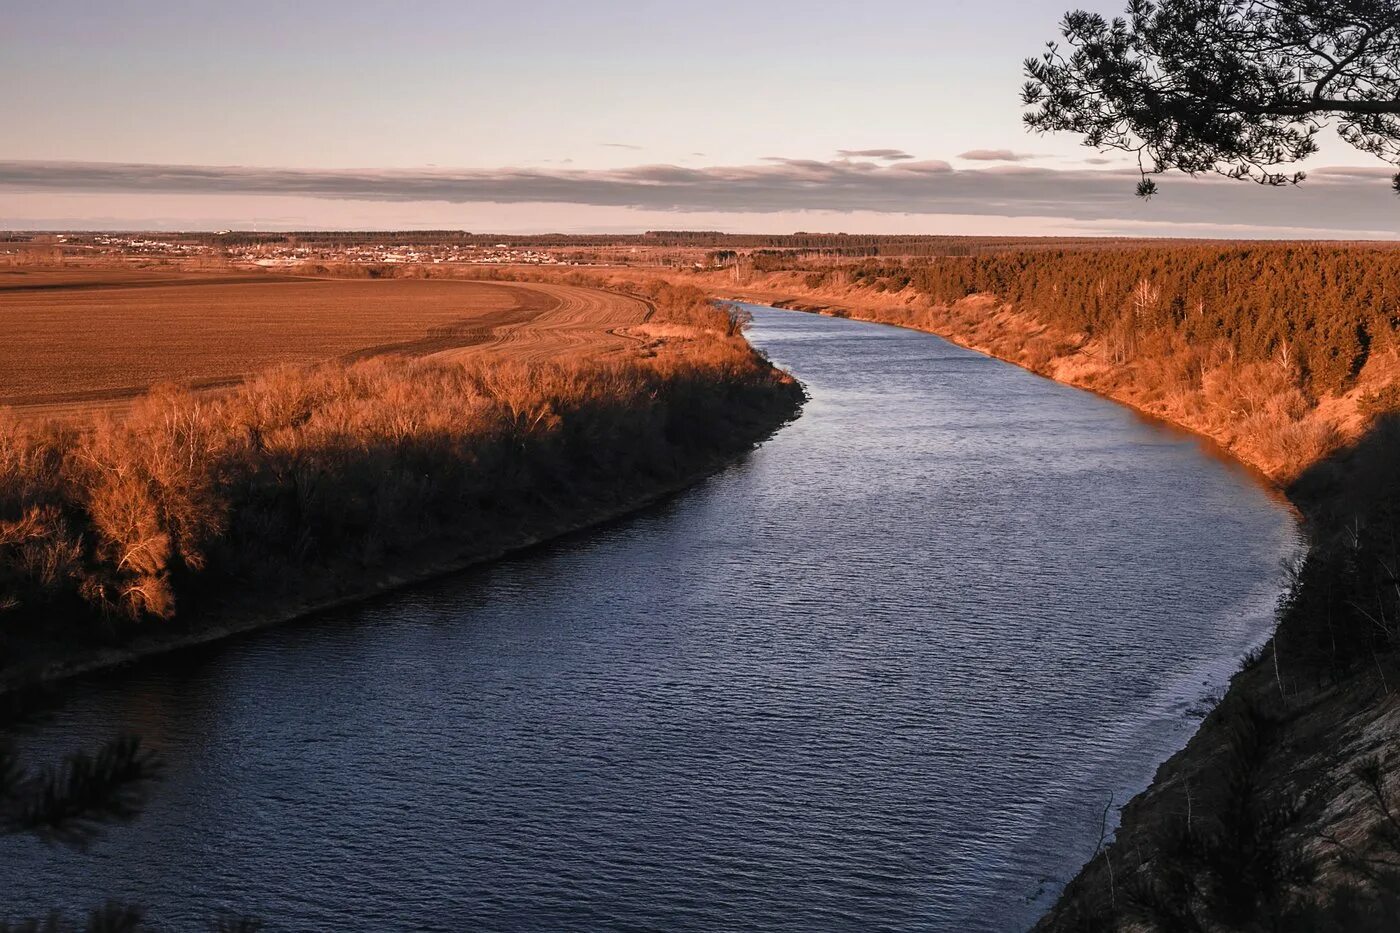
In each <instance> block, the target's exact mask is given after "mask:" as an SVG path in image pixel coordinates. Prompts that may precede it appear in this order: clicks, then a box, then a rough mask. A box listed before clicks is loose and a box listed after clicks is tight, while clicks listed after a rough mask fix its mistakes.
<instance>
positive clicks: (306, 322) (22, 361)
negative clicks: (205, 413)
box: [0, 270, 650, 419]
mask: <svg viewBox="0 0 1400 933" xmlns="http://www.w3.org/2000/svg"><path fill="white" fill-rule="evenodd" d="M649 310H650V308H649V306H648V305H647V304H646V303H645V302H644V301H642V300H640V299H636V298H631V297H628V296H624V295H618V294H614V293H611V292H604V291H599V290H597V289H591V288H583V287H579V286H572V285H557V284H545V283H516V282H474V281H453V280H443V279H433V280H421V279H375V280H361V279H307V278H295V277H288V276H273V275H257V274H247V275H242V274H228V273H220V274H210V275H200V274H197V273H165V274H162V273H161V272H150V271H142V272H136V271H132V272H126V271H125V270H116V271H113V272H110V273H102V274H98V273H75V272H73V271H70V270H48V271H44V270H38V271H30V272H25V273H14V272H10V273H7V274H4V275H0V407H8V408H11V409H12V410H14V411H15V412H16V413H17V414H19V415H20V416H22V417H24V418H26V419H29V418H43V417H69V416H73V415H78V414H82V413H86V412H91V411H95V410H120V409H122V408H124V407H125V406H126V405H128V404H129V403H130V401H131V399H133V398H135V397H136V396H138V395H140V394H141V393H143V392H144V391H145V390H147V389H148V388H149V387H150V386H151V385H153V384H155V383H158V382H165V381H172V382H177V383H182V384H187V385H191V386H194V387H196V388H202V389H212V388H218V387H222V386H229V385H235V384H237V383H238V382H239V381H241V380H242V379H243V378H245V377H246V376H248V375H249V374H251V373H255V372H258V371H261V370H264V369H267V368H269V367H272V366H275V365H278V364H280V363H310V362H315V361H320V360H330V359H343V360H357V359H365V358H368V357H373V356H378V355H383V354H389V353H394V354H403V355H412V356H434V357H437V358H443V359H463V360H464V359H472V358H481V357H489V358H493V359H500V360H502V361H521V362H529V363H539V362H544V361H547V360H550V359H562V358H571V357H577V356H579V355H581V354H582V355H587V356H606V355H609V354H612V353H617V352H619V351H622V350H624V349H626V348H627V347H628V346H630V345H631V344H632V340H631V339H629V338H628V337H625V336H621V335H619V333H617V331H619V330H621V329H624V328H627V327H629V326H632V325H636V324H639V323H641V322H642V321H643V320H645V318H646V316H647V314H648V312H649Z"/></svg>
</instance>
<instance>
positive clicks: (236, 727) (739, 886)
mask: <svg viewBox="0 0 1400 933" xmlns="http://www.w3.org/2000/svg"><path fill="white" fill-rule="evenodd" d="M754 311H755V315H756V322H755V325H754V327H753V329H752V332H751V336H752V338H753V340H754V341H755V343H757V344H758V345H759V346H761V347H763V348H764V349H765V350H767V352H768V353H769V354H770V355H771V356H772V357H773V359H774V360H775V361H777V362H778V363H780V364H781V365H783V366H785V367H787V368H789V369H790V370H791V371H792V372H793V373H795V374H796V375H797V376H798V377H799V378H800V379H802V381H803V382H804V383H805V384H806V385H807V387H808V389H809V391H810V392H811V395H812V399H811V402H810V403H809V404H808V405H807V407H806V410H805V412H804V414H803V416H802V417H801V418H800V419H799V420H798V421H796V422H795V423H793V424H791V425H789V426H787V427H785V428H784V429H782V430H781V431H780V432H779V433H778V434H777V435H776V436H775V437H773V438H772V439H771V440H770V441H769V442H767V443H766V444H764V445H763V446H762V447H761V448H760V449H758V450H756V451H755V452H753V453H752V454H751V455H749V456H747V457H745V458H744V459H743V460H742V461H740V462H738V463H736V464H735V465H734V466H733V467H731V468H730V469H728V470H726V471H724V472H723V473H721V474H719V475H717V476H715V477H713V478H712V479H710V480H709V481H707V482H705V483H703V484H701V485H700V486H698V487H696V488H694V489H692V490H690V491H689V492H686V493H684V494H682V495H680V496H678V497H676V498H674V499H673V500H671V501H669V502H667V503H665V504H663V505H660V506H657V507H654V508H650V509H648V510H646V511H643V512H641V513H640V514H637V515H635V516H633V517H631V518H628V519H625V520H622V521H618V522H615V523H612V524H610V525H608V526H606V527H603V528H599V529H595V530H592V531H588V532H585V533H581V534H578V535H575V536H573V537H571V538H569V539H567V540H563V541H560V542H556V543H554V544H552V545H549V546H546V547H542V548H538V549H536V550H534V551H531V552H529V553H527V554H524V555H521V556H519V557H516V558H514V559H510V560H506V561H503V562H500V563H497V564H495V565H492V566H489V567H484V568H481V569H478V570H476V571H472V572H468V573H464V574H461V575H458V576H455V577H452V578H450V579H444V580H441V581H438V582H436V583H432V584H428V585H423V586H417V587H414V588H411V589H409V590H405V591H403V592H401V593H398V594H395V595H392V596H389V597H384V598H380V599H377V600H374V601H372V602H369V603H365V604H362V605H360V606H358V607H355V608H353V609H347V610H343V611H337V612H334V613H329V614H326V615H324V616H321V617H319V618H316V619H314V620H312V621H309V622H308V623H306V624H301V625H296V626H291V627H284V628H281V629H275V630H270V631H267V632H263V633H260V634H257V635H254V636H251V637H247V638H244V639H241V640H238V641H235V642H232V643H228V644H223V645H218V646H214V647H212V648H210V649H207V650H204V651H201V652H199V653H196V654H193V655H191V654H185V655H182V656H178V657H176V658H172V659H168V660H164V661H160V662H156V663H150V664H146V665H141V666H138V667H136V668H134V669H131V670H128V671H126V672H122V673H119V674H116V675H112V676H107V677H101V678H94V679H91V680H87V681H84V682H82V683H80V684H78V685H76V686H75V687H74V688H73V689H72V690H71V695H70V696H69V697H68V698H67V699H66V701H65V702H64V704H63V705H62V706H61V707H60V708H59V709H58V710H56V711H55V713H54V714H53V716H52V718H51V719H50V721H48V722H47V723H45V724H43V725H42V726H40V727H38V728H37V730H36V731H34V732H33V733H32V734H30V735H29V736H27V737H26V739H25V740H24V741H25V743H26V745H27V747H28V748H29V749H31V751H32V752H33V753H34V754H35V755H39V756H45V755H53V754H57V753H59V752H62V751H64V750H67V749H69V748H73V747H79V746H82V745H84V744H88V743H91V742H95V741H97V740H99V739H102V738H104V737H107V736H111V735H114V734H117V733H137V734H140V735H141V736H143V737H144V738H145V739H146V740H147V741H148V742H149V743H151V744H153V745H154V746H156V747H157V748H158V749H159V750H160V752H161V754H162V755H163V757H164V759H165V774H164V779H163V781H162V782H161V783H160V785H159V786H158V787H157V789H156V792H155V795H154V797H153V798H152V801H151V803H150V806H149V807H148V809H147V810H146V812H145V813H144V815H143V816H142V817H141V818H140V819H138V820H137V821H136V822H134V823H131V824H129V825H125V826H119V827H116V828H114V829H112V830H110V831H109V832H108V833H107V834H106V835H105V836H104V837H103V838H102V839H101V840H99V841H98V842H97V843H96V844H95V845H94V846H93V847H92V848H91V850H90V851H89V852H87V853H76V852H73V851H70V850H67V849H61V848H47V847H45V846H44V845H43V844H41V843H38V842H33V841H29V840H27V839H24V838H10V839H5V840H4V841H3V842H2V843H0V872H2V873H3V874H0V877H4V878H5V879H6V881H5V884H4V886H3V888H0V890H3V891H4V894H3V895H0V904H3V909H4V910H5V911H6V912H7V914H8V916H10V917H16V916H23V915H27V914H33V913H36V912H40V911H47V909H48V908H50V907H52V906H55V905H61V906H65V907H69V908H77V907H83V908H86V907H88V906H92V905H96V904H100V903H102V902H104V901H105V900H107V899H108V898H113V897H115V898H122V899H126V900H129V901H134V902H139V903H144V904H146V905H148V906H149V908H150V914H149V917H150V919H151V920H152V921H155V922H156V925H157V927H158V928H161V929H170V930H192V929H206V928H208V926H207V924H208V922H209V920H210V919H211V918H214V917H218V916H220V915H222V914H224V913H225V912H227V911H240V912H243V913H249V914H254V915H258V916H261V917H263V918H265V919H266V920H267V921H268V929H275V930H365V931H369V930H375V931H378V930H443V931H448V930H453V931H455V930H468V929H471V930H476V929H480V930H541V931H545V930H565V929H568V930H638V931H640V930H707V931H709V930H714V931H722V930H736V929H741V928H742V929H762V930H857V929H859V930H868V929H882V930H946V931H963V930H998V931H999V930H1016V929H1020V928H1024V927H1025V926H1027V925H1029V924H1030V923H1032V922H1034V920H1035V918H1036V917H1037V916H1038V915H1039V913H1040V912H1042V911H1043V910H1044V909H1045V908H1046V906H1047V905H1048V903H1049V901H1050V900H1052V899H1053V898H1054V896H1055V894H1056V893H1057V892H1058V891H1059V889H1060V887H1061V885H1062V884H1063V883H1064V882H1065V881H1066V880H1067V879H1068V878H1069V877H1071V876H1072V875H1073V873H1074V872H1075V870H1076V869H1077V868H1078V867H1079V866H1080V865H1081V864H1082V863H1083V862H1084V861H1085V860H1086V859H1087V858H1088V857H1089V856H1090V855H1092V854H1093V852H1094V849H1095V846H1096V845H1097V844H1098V842H1099V838H1100V821H1101V817H1102V815H1103V813H1104V811H1105V807H1109V806H1110V802H1111V804H1112V806H1111V808H1110V809H1111V810H1116V807H1117V806H1118V805H1121V804H1122V803H1123V802H1124V801H1125V800H1127V799H1128V798H1129V797H1130V796H1131V795H1132V794H1133V793H1135V792H1137V791H1138V790H1141V789H1142V788H1143V787H1144V786H1146V784H1147V782H1148V781H1149V780H1150V778H1151V775H1152V772H1153V771H1154V769H1155V767H1156V766H1157V764H1158V763H1160V762H1161V761H1162V760H1163V759H1164V758H1166V757H1167V756H1168V755H1169V754H1170V753H1171V752H1172V751H1173V750H1175V749H1176V748H1178V747H1180V746H1181V745H1182V744H1183V743H1184V742H1185V740H1186V738H1187V737H1188V736H1189V734H1190V733H1191V732H1192V731H1193V730H1194V728H1195V726H1196V724H1197V722H1198V720H1199V716H1200V715H1201V711H1202V710H1203V709H1204V708H1206V707H1207V706H1208V703H1209V700H1210V697H1211V695H1213V694H1216V695H1218V693H1219V691H1220V688H1221V686H1222V685H1223V684H1224V683H1225V682H1226V680H1227V679H1228V677H1229V675H1230V674H1231V673H1232V672H1233V670H1234V669H1235V667H1236V666H1237V663H1238V660H1239V658H1240V656H1241V655H1243V654H1244V653H1245V652H1246V651H1248V650H1249V649H1250V648H1251V647H1252V646H1254V645H1256V644H1258V643H1259V642H1261V640H1262V639H1264V638H1265V637H1266V634H1267V631H1268V629H1269V625H1270V617H1271V610H1272V606H1273V603H1274V600H1275V598H1276V596H1277V594H1278V593H1279V591H1280V589H1281V587H1282V575H1283V571H1282V565H1283V563H1284V561H1285V559H1286V558H1287V557H1289V556H1290V555H1291V554H1293V553H1294V551H1295V549H1296V547H1297V546H1298V537H1297V531H1296V529H1295V525H1294V522H1293V520H1292V518H1291V516H1290V513H1289V512H1288V511H1287V509H1286V508H1285V507H1284V506H1283V505H1282V504H1281V503H1280V502H1278V501H1277V500H1275V499H1274V498H1272V497H1271V496H1270V495H1269V494H1268V493H1266V492H1265V491H1264V490H1263V489H1262V488H1261V487H1260V486H1259V485H1257V484H1256V483H1255V482H1254V481H1253V480H1252V479H1251V478H1250V477H1249V476H1247V475H1246V474H1245V473H1244V472H1242V471H1240V470H1238V469H1236V468H1234V467H1232V466H1230V465H1229V464H1228V463H1226V462H1224V461H1222V460H1220V459H1218V458H1216V457H1213V456H1211V455H1210V454H1209V452H1207V451H1206V450H1204V449H1203V448H1202V446H1201V445H1200V444H1199V443H1198V442H1197V441H1195V440H1194V439H1192V438H1190V437H1188V436H1185V435H1182V434H1180V433H1177V432H1174V431H1171V430H1169V429H1165V428H1163V427H1161V426H1158V425H1154V424H1151V423H1148V422H1147V421H1145V420H1142V419H1141V418H1139V417H1137V416H1136V415H1134V414H1133V413H1132V412H1130V411H1128V410H1126V409H1124V408H1121V407H1118V406H1116V405H1113V404H1111V403H1109V402H1106V401H1103V400H1102V399H1099V398H1096V397H1095V396H1093V395H1090V394H1088V393H1085V392H1081V391H1077V390H1075V389H1070V388H1066V387H1064V386H1060V385H1057V384H1055V383H1053V382H1050V381H1048V380H1045V379H1042V378H1039V377H1037V376H1034V375H1031V374H1029V373H1026V372H1024V371H1022V370H1020V369H1017V368H1015V367H1013V366H1009V365H1006V364H1004V363H1001V362H997V361H995V360H991V359H988V358H986V357H983V356H981V355H978V354H976V353H972V352H969V351H966V350H962V349H959V348H957V347H954V346H952V345H950V344H948V343H946V342H944V341H942V340H939V339H938V338H936V337H931V336H928V335H925V334H919V333H914V332H911V331H906V330H898V329H895V328H891V327H882V326H879V325H873V324H863V323H858V322H853V321H846V320H839V319H832V318H823V317H816V316H812V315H805V314H801V313H797V312H783V311H775V310H769V309H754ZM1111 822H1112V817H1111V816H1110V827H1111Z"/></svg>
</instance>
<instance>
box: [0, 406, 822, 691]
mask: <svg viewBox="0 0 1400 933" xmlns="http://www.w3.org/2000/svg"><path fill="white" fill-rule="evenodd" d="M800 414H801V404H800V403H799V404H798V405H797V406H795V408H794V410H793V411H792V413H791V414H790V415H789V416H788V417H786V418H785V419H783V420H782V421H779V422H778V423H777V424H775V425H773V427H772V428H771V430H769V431H767V432H766V433H765V434H763V436H762V437H760V438H758V439H757V440H754V441H752V442H750V443H749V444H748V445H747V446H746V447H744V448H743V449H741V450H738V451H736V452H735V453H733V454H732V455H726V456H722V457H718V458H715V459H713V460H711V461H708V462H706V463H705V464H703V465H702V466H699V467H697V468H696V469H695V470H694V471H692V472H689V473H687V474H686V475H685V476H683V477H682V478H680V479H678V480H675V481H672V482H669V483H663V484H661V485H659V486H657V487H655V488H653V489H649V490H646V491H644V492H641V493H639V494H637V495H635V496H633V497H629V498H627V499H626V501H624V502H621V503H616V504H612V505H606V506H595V507H592V508H587V509H585V510H583V511H582V513H581V514H579V515H577V516H571V517H569V518H567V519H563V520H561V521H558V522H556V523H554V524H552V525H546V526H545V527H543V528H540V529H537V530H531V531H523V532H521V533H519V534H517V535H506V536H505V538H506V540H503V541H493V542H492V543H490V544H488V545H487V546H486V547H482V548H477V549H473V550H459V549H458V548H457V547H454V546H452V545H450V544H444V543H443V542H438V543H436V544H425V545H423V547H422V550H424V551H432V552H438V553H440V552H441V551H443V550H444V549H448V550H455V551H456V553H455V554H454V556H452V557H449V558H445V559H443V558H438V559H433V558H431V557H427V556H426V555H423V554H409V555H405V556H404V557H403V558H401V559H399V560H396V561H394V562H392V563H390V564H388V565H386V566H385V567H383V568H380V570H379V572H377V573H376V574H375V576H374V578H373V579H372V580H370V581H369V582H368V583H367V584H365V585H364V586H362V587H358V588H355V589H354V590H352V591H349V592H344V593H340V594H337V595H333V596H315V597H311V598H308V599H306V600H302V601H295V600H293V601H290V602H287V603H285V604H284V605H283V606H281V607H280V608H275V609H271V608H269V609H264V610H262V611H246V610H235V611H232V612H229V613H227V614H226V615H222V616H221V615H219V614H212V615H211V614H204V615H202V616H201V617H200V618H196V619H193V620H189V621H186V622H183V623H181V624H180V629H181V630H180V631H170V630H169V629H166V632H167V633H168V634H160V633H158V634H155V635H151V636H145V637H138V638H136V639H133V640H132V641H131V642H130V643H128V644H126V645H123V646H121V647H98V648H94V649H92V650H89V651H86V652H83V653H81V654H79V655H76V656H74V657H68V658H61V659H56V660H53V661H50V662H46V663H45V662H41V663H38V664H32V665H28V666H26V667H24V668H22V669H20V670H18V671H0V698H4V697H8V696H13V695H15V694H21V693H24V692H27V691H32V690H45V689H48V688H50V687H53V686H55V685H58V684H60V683H63V682H64V681H69V680H73V679H76V678H79V677H83V676H86V675H90V674H98V673H104V672H110V671H115V670H119V669H121V668H124V667H127V666H130V665H135V664H139V663H141V662H143V661H146V660H149V659H152V658H156V657H160V656H163V655H170V654H175V653H178V652H181V651H185V650H189V649H193V648H198V647H201V646H204V645H209V644H212V643H214V642H218V641H223V640H225V639H229V638H234V637H237V636H240V635H246V634H249V633H252V632H256V631H259V630H262V629H268V628H273V627H276V626H280V625H287V624H291V623H294V622H300V621H305V620H307V619H308V618H310V617H312V616H315V615H319V614H320V613H323V612H328V611H331V610H334V609H338V608H342V607H344V606H351V605H354V604H356V603H360V602H364V601H366V600H370V599H373V598H375V597H378V596H383V595H385V594H388V593H393V592H395V591H398V590H402V589H405V588H407V587H411V586H414V585H417V584H420V583H425V582H428V581H431V580H435V579H441V578H443V577H448V576H451V575H453V574H456V573H460V572H462V571H465V570H468V569H470V568H472V567H477V566H480V565H482V564H486V563H490V562H492V561H496V560H500V559H502V558H505V557H509V556H513V555H517V554H521V553H525V552H528V551H530V550H531V549H533V548H536V547H538V546H540V545H543V544H547V543H549V542H552V541H556V540H558V539H560V538H563V537H566V536H568V535H570V534H574V533H578V532H583V531H587V530H589V529H592V528H596V527H599V526H601V525H604V524H607V523H608V522H612V521H616V520H618V519H622V518H625V517H627V516H629V515H632V514H635V513H637V512H641V511H643V510H645V509H647V508H649V507H651V506H654V505H657V504H659V503H661V502H664V501H666V500H667V499H670V498H672V497H674V496H677V495H680V494H681V493H683V492H685V491H686V490H688V489H691V488H693V487H695V486H698V485H699V484H700V483H703V482H704V481H706V480H708V479H710V478H712V477H714V476H716V475H718V474H719V473H721V472H723V471H724V470H726V469H728V468H729V467H731V466H733V465H735V464H737V463H739V462H741V461H742V459H743V458H744V457H745V456H747V455H748V454H750V453H751V452H753V451H754V450H755V449H757V448H758V447H759V446H761V445H762V444H763V443H764V442H766V441H767V440H768V439H769V438H770V437H772V436H773V435H774V434H775V433H777V431H779V430H781V429H782V428H783V427H785V426H786V425H787V424H789V423H791V422H792V421H794V420H795V419H796V418H797V417H798V416H800ZM201 619H203V620H205V621H204V622H203V623H202V622H201ZM161 624H167V625H168V624H169V623H161Z"/></svg>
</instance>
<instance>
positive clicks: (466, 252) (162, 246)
mask: <svg viewBox="0 0 1400 933" xmlns="http://www.w3.org/2000/svg"><path fill="white" fill-rule="evenodd" d="M215 236H216V237H217V236H218V234H216V235H215ZM55 241H56V242H57V243H58V244H60V245H63V246H66V247H69V248H70V249H71V248H73V247H77V246H81V245H83V244H82V241H88V242H90V243H91V245H92V246H93V247H96V248H98V249H104V250H111V251H116V252H120V253H122V254H124V255H129V256H146V257H150V258H172V257H187V258H195V257H208V258H217V259H222V260H226V261H228V262H231V263H242V264H249V265H255V266H265V267H275V266H297V265H302V264H304V263H309V262H324V263H364V264H381V263H389V264H393V263H415V264H424V263H429V264H430V263H445V262H453V263H469V264H475V265H507V264H509V265H535V266H554V265H576V264H577V263H576V262H571V261H567V260H563V259H560V258H559V257H558V256H556V255H554V254H553V253H551V252H548V251H545V250H541V249H531V248H525V247H513V246H511V245H509V244H506V243H499V244H496V245H494V246H482V245H477V244H472V243H451V244H433V243H427V244H404V243H394V244H389V243H347V244H343V245H341V244H336V245H323V244H316V245H307V244H297V243H286V242H276V243H248V244H242V243H240V244H229V245H222V244H217V243H207V242H192V241H188V240H176V239H157V238H154V237H151V236H149V235H140V236H133V235H125V234H95V235H91V236H74V235H68V236H63V235H60V236H57V237H55Z"/></svg>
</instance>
